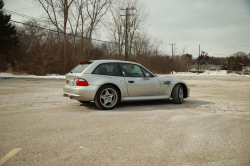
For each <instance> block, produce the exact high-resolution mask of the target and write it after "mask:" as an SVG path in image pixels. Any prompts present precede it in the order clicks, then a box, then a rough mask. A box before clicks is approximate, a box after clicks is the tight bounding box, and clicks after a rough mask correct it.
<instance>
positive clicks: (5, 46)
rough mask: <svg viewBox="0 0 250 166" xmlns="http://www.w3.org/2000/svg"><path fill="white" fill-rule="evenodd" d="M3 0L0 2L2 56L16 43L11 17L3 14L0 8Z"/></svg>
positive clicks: (0, 47)
mask: <svg viewBox="0 0 250 166" xmlns="http://www.w3.org/2000/svg"><path fill="white" fill-rule="evenodd" d="M3 6H4V2H3V0H0V53H1V54H4V53H5V51H6V50H9V49H11V47H15V46H16V45H17V43H18V41H19V40H18V36H17V34H16V29H15V26H13V25H11V23H10V19H11V15H7V14H4V12H3V10H2V8H3Z"/></svg>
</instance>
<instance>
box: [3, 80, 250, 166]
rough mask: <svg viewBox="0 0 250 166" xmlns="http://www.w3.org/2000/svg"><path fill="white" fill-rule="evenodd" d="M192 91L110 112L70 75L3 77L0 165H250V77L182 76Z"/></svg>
mask: <svg viewBox="0 0 250 166" xmlns="http://www.w3.org/2000/svg"><path fill="white" fill-rule="evenodd" d="M179 78H180V79H182V80H184V81H186V82H187V84H188V85H189V87H190V89H191V96H190V98H188V99H187V100H185V101H184V103H183V104H181V105H176V104H173V103H172V102H171V100H167V101H146V102H129V103H120V104H119V105H118V106H117V107H116V108H115V109H113V110H109V111H102V110H99V109H98V108H97V107H96V106H95V104H94V103H89V104H81V103H79V102H78V101H75V100H70V99H68V98H64V97H62V95H63V91H62V87H63V85H64V84H65V80H56V79H54V80H52V79H15V78H9V79H3V78H0V158H1V159H0V165H1V164H2V165H20V166H27V165H32V166H35V165H60V166H61V165H140V166H141V165H164V166H165V165H170V166H173V165H178V166H180V165H185V166H189V165H190V166H191V165H220V166H221V165H242V166H249V165H250V86H249V85H250V77H243V76H238V77H236V76H234V77H220V76H216V77H212V76H201V77H195V76H193V77H179Z"/></svg>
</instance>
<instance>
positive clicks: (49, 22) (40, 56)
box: [0, 0, 192, 75]
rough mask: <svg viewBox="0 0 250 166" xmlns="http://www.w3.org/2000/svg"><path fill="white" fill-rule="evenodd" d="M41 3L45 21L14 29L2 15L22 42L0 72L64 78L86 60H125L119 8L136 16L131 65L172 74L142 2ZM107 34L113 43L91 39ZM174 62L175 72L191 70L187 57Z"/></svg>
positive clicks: (131, 30)
mask: <svg viewBox="0 0 250 166" xmlns="http://www.w3.org/2000/svg"><path fill="white" fill-rule="evenodd" d="M1 1H2V0H1ZM36 1H37V2H38V3H39V4H40V5H41V7H42V8H43V9H44V11H45V14H46V16H44V18H43V20H45V22H38V20H28V21H26V22H25V24H23V25H15V26H14V25H13V24H12V23H10V22H9V21H10V15H7V14H4V13H3V11H2V10H1V12H2V15H5V16H8V18H9V19H8V20H7V22H8V24H9V25H11V26H12V28H14V29H15V31H16V36H18V41H19V42H18V43H16V44H15V45H13V46H11V47H9V48H8V49H7V50H8V51H6V50H5V51H2V52H1V53H0V56H1V66H0V70H1V71H6V70H7V69H8V68H12V70H14V71H25V72H27V73H29V74H36V75H46V74H48V73H58V74H65V73H66V72H68V71H69V70H71V69H72V68H73V67H74V66H76V65H77V64H78V63H79V62H80V61H83V60H94V59H119V60H124V47H125V46H124V40H125V33H124V31H125V29H124V21H125V20H124V18H122V17H121V16H120V15H121V14H122V11H121V10H120V9H121V8H124V7H127V6H128V7H129V6H133V7H135V8H136V10H137V11H136V12H135V13H130V14H131V17H129V21H130V26H129V30H128V31H129V45H130V47H129V60H130V61H135V62H138V63H141V64H143V65H144V66H146V67H147V68H148V69H150V70H151V71H153V72H155V73H170V72H171V70H172V57H170V56H169V55H164V54H163V53H162V52H161V49H160V47H162V46H163V42H162V41H161V40H159V39H157V38H154V37H152V36H151V35H149V33H148V32H147V26H146V20H147V17H148V8H147V6H146V5H145V4H144V3H142V2H140V1H138V0H118V1H111V0H60V1H58V0H36ZM2 6H3V5H2ZM1 9H2V8H1ZM2 25H3V26H5V25H6V23H4V24H2ZM37 27H44V28H47V29H53V30H56V31H57V32H54V31H48V30H46V29H41V28H37ZM104 29H105V31H106V32H107V34H108V36H109V39H110V41H111V42H104V41H98V40H93V39H92V38H93V36H94V34H95V35H96V36H98V34H101V33H103V30H104ZM174 57H175V60H174V70H175V71H186V67H187V65H188V64H189V63H191V61H192V60H191V58H189V57H186V56H185V55H182V53H180V54H179V55H175V56H174ZM184 63H185V64H186V65H183V64H184Z"/></svg>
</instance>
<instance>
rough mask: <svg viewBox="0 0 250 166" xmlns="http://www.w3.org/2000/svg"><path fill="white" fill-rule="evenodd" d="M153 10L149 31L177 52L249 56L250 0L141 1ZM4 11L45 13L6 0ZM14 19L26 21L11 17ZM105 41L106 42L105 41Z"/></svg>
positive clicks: (25, 0) (22, 1) (23, 1)
mask: <svg viewBox="0 0 250 166" xmlns="http://www.w3.org/2000/svg"><path fill="white" fill-rule="evenodd" d="M141 1H142V2H145V3H146V4H147V6H148V8H149V10H150V13H149V20H148V24H149V32H150V33H151V34H152V35H153V36H155V37H157V38H160V39H162V40H163V41H164V42H165V47H164V52H166V53H170V52H171V46H170V45H169V44H171V43H176V45H175V47H176V48H177V51H181V50H182V49H183V48H186V53H189V54H193V56H194V57H197V56H198V53H199V44H201V50H203V51H205V52H208V54H209V55H210V56H215V57H226V56H230V55H232V54H233V53H236V52H238V51H243V52H246V53H247V54H248V53H250V0H141ZM4 2H5V6H4V8H5V9H8V10H11V11H15V12H18V13H21V14H25V15H29V16H32V17H36V18H39V17H40V16H41V14H42V9H40V8H39V7H38V6H37V5H36V4H33V3H30V2H32V0H4ZM12 19H13V20H17V21H24V20H25V19H24V18H22V17H19V16H15V15H12ZM104 40H106V39H104Z"/></svg>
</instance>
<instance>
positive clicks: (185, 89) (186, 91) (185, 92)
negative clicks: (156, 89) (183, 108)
mask: <svg viewBox="0 0 250 166" xmlns="http://www.w3.org/2000/svg"><path fill="white" fill-rule="evenodd" d="M179 84H180V85H181V86H182V88H183V97H184V98H187V94H188V88H187V86H186V85H185V84H183V83H177V84H175V86H174V87H173V89H172V92H171V98H172V97H173V90H174V88H175V87H176V86H177V85H179Z"/></svg>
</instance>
